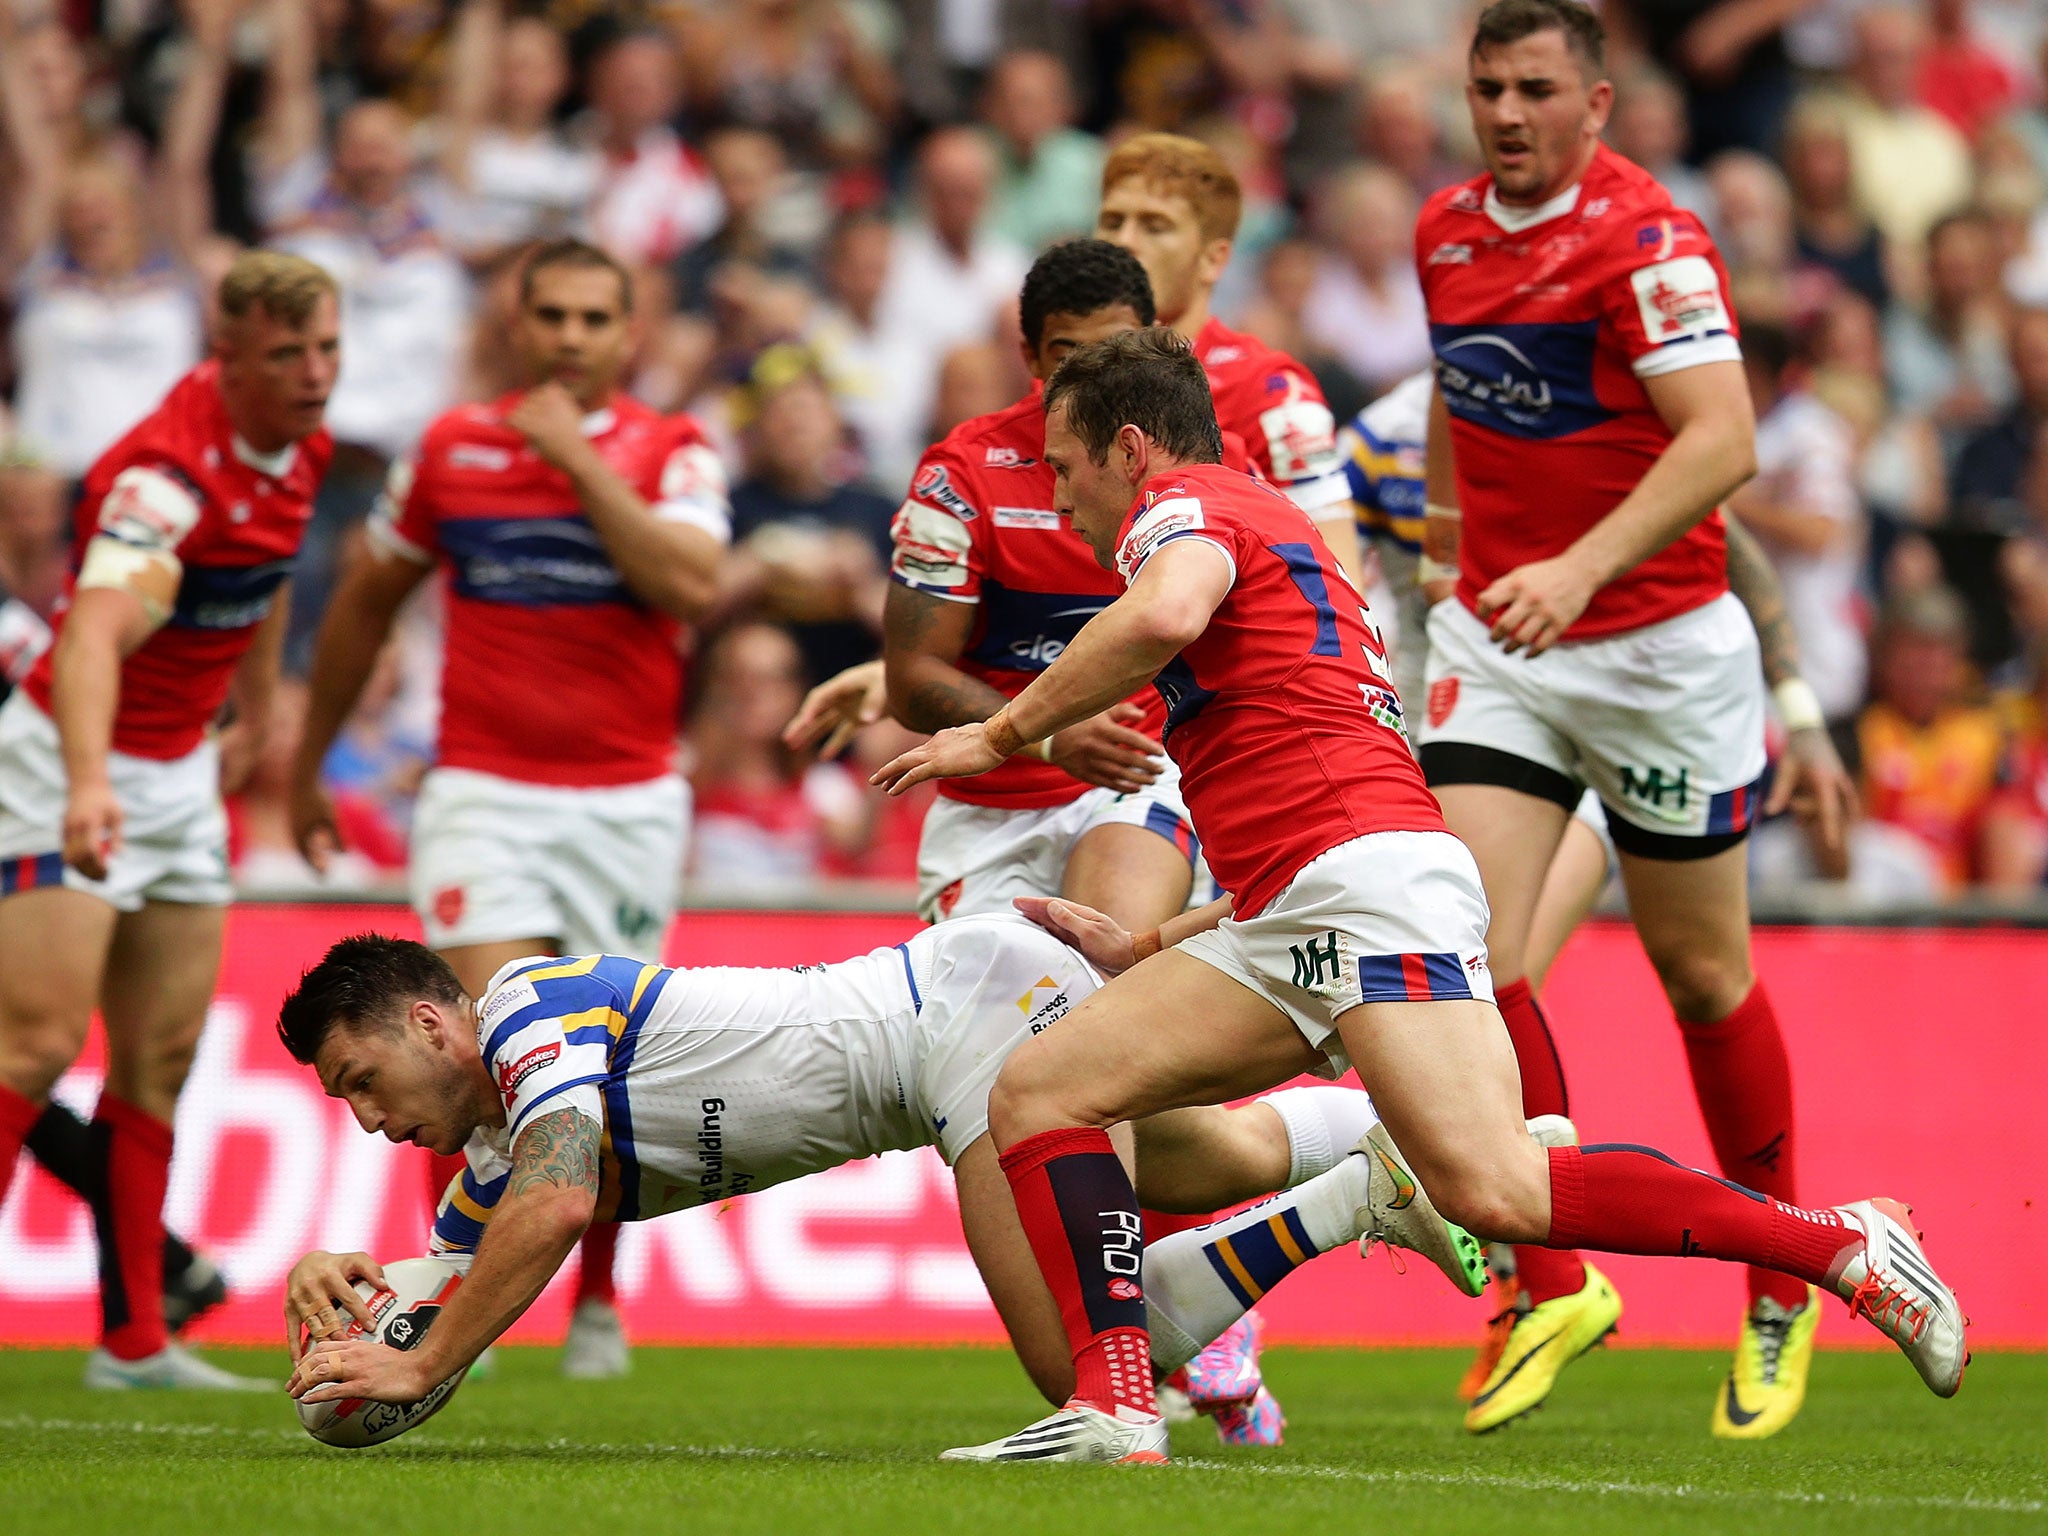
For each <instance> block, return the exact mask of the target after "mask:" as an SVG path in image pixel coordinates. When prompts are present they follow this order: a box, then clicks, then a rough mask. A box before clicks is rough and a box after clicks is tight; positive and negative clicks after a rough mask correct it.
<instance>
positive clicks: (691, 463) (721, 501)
mask: <svg viewBox="0 0 2048 1536" xmlns="http://www.w3.org/2000/svg"><path fill="white" fill-rule="evenodd" d="M725 498H726V483H725V465H724V464H722V463H721V462H719V458H718V455H717V454H715V453H713V452H712V451H711V449H710V448H709V447H708V446H706V445H705V444H703V443H685V444H684V445H683V446H682V447H680V448H678V449H677V450H676V451H675V452H674V453H672V454H670V455H669V456H668V462H667V463H665V464H663V465H662V466H661V499H662V500H663V501H694V502H701V503H704V504H705V505H708V506H714V507H717V508H719V509H721V510H723V509H724V507H725Z"/></svg>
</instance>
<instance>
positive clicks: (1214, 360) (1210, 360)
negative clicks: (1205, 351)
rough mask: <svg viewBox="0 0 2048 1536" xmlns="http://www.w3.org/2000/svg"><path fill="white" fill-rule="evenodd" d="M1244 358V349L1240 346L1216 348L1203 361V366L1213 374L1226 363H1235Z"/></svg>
mask: <svg viewBox="0 0 2048 1536" xmlns="http://www.w3.org/2000/svg"><path fill="white" fill-rule="evenodd" d="M1243 356H1244V348H1243V347H1240V346H1235V345H1233V346H1227V347H1215V348H1212V349H1211V350H1210V352H1209V355H1208V356H1207V357H1205V358H1203V359H1202V366H1203V367H1204V368H1205V369H1207V370H1208V371H1209V372H1210V373H1211V374H1213V373H1215V371H1216V370H1217V369H1218V368H1221V367H1222V366H1223V365H1224V364H1225V363H1234V362H1236V361H1237V360H1238V359H1239V358H1240V357H1243Z"/></svg>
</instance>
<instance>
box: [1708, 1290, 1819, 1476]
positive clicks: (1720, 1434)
mask: <svg viewBox="0 0 2048 1536" xmlns="http://www.w3.org/2000/svg"><path fill="white" fill-rule="evenodd" d="M1819 1302H1820V1292H1819V1291H1817V1290H1815V1289H1814V1288H1813V1287H1812V1286H1810V1285H1809V1286H1808V1287H1807V1288H1806V1305H1805V1306H1803V1307H1792V1308H1787V1307H1786V1306H1785V1305H1784V1304H1783V1303H1782V1302H1779V1301H1776V1300H1773V1299H1772V1298H1771V1297H1769V1296H1766V1297H1764V1298H1762V1299H1761V1300H1760V1301H1758V1302H1757V1304H1756V1305H1755V1306H1754V1307H1752V1308H1751V1309H1750V1312H1749V1315H1748V1316H1747V1317H1745V1318H1744V1319H1743V1320H1742V1337H1741V1339H1739V1340H1738V1341H1737V1342H1736V1345H1735V1368H1734V1369H1733V1370H1731V1371H1730V1372H1729V1373H1728V1379H1727V1381H1725V1382H1723V1383H1722V1384H1721V1390H1720V1391H1719V1392H1717V1393H1715V1394H1714V1425H1713V1427H1714V1434H1715V1436H1716V1437H1717V1438H1719V1439H1722V1440H1761V1439H1763V1438H1764V1437H1765V1436H1766V1435H1775V1434H1776V1433H1777V1432H1778V1431H1779V1430H1781V1429H1783V1428H1784V1427H1785V1426H1786V1425H1787V1424H1790V1423H1791V1422H1792V1416H1793V1415H1794V1414H1796V1413H1797V1412H1799V1405H1800V1404H1801V1403H1803V1402H1805V1401H1806V1372H1807V1369H1808V1368H1809V1367H1810V1366H1811V1365H1812V1364H1813V1335H1814V1333H1815V1331H1816V1330H1818V1329H1819V1327H1820V1306H1819Z"/></svg>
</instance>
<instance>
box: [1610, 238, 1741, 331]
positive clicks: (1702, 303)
mask: <svg viewBox="0 0 2048 1536" xmlns="http://www.w3.org/2000/svg"><path fill="white" fill-rule="evenodd" d="M1629 284H1630V286H1631V287H1633V288H1634V289H1635V295H1636V309H1637V312H1638V313H1639V314H1640V315H1641V317H1642V322H1643V332H1644V334H1645V335H1647V336H1648V337H1649V338H1650V340H1651V341H1653V342H1661V341H1675V340H1677V339H1678V338H1680V337H1682V336H1705V335H1709V334H1711V333H1713V332H1716V331H1726V330H1727V329H1729V325H1728V310H1727V306H1726V305H1725V304H1724V302H1723V301H1722V298H1721V279H1720V276H1719V274H1717V273H1716V272H1715V271H1714V266H1713V263H1712V262H1710V261H1708V260H1707V258H1706V257H1704V256H1679V257H1676V258H1674V259H1672V260H1670V261H1659V262H1653V263H1652V264H1651V265H1649V266H1647V267H1643V268H1641V269H1640V270H1639V271H1635V272H1631V273H1630V274H1629Z"/></svg>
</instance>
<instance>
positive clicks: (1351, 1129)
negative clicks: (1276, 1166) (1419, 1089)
mask: <svg viewBox="0 0 2048 1536" xmlns="http://www.w3.org/2000/svg"><path fill="white" fill-rule="evenodd" d="M1258 1102H1259V1103H1261V1104H1265V1105H1269V1106H1270V1107H1271V1108H1272V1110H1273V1113H1274V1114H1276V1115H1278V1116H1279V1117H1280V1123H1281V1124H1282V1125H1284V1126H1286V1127H1287V1182H1286V1184H1284V1185H1283V1186H1282V1188H1285V1189H1292V1188H1294V1186H1295V1185H1297V1184H1305V1183H1307V1182H1308V1181H1309V1180H1310V1179H1312V1178H1314V1177H1315V1176H1316V1175H1317V1174H1319V1173H1328V1172H1329V1171H1330V1170H1331V1169H1332V1168H1334V1167H1336V1166H1337V1164H1338V1163H1339V1162H1341V1161H1342V1160H1343V1159H1344V1157H1345V1156H1346V1155H1347V1154H1348V1153H1349V1152H1350V1151H1351V1149H1352V1148H1353V1147H1355V1146H1357V1145H1358V1143H1359V1141H1360V1140H1361V1139H1362V1138H1363V1137H1364V1136H1365V1133H1366V1132H1367V1131H1369V1130H1371V1129H1372V1128H1373V1127H1374V1126H1376V1125H1378V1124H1379V1123H1380V1117H1379V1112H1378V1111H1377V1110H1375V1109H1374V1108H1373V1107H1372V1095H1371V1094H1369V1093H1367V1092H1366V1091H1365V1090H1364V1089H1363V1088H1323V1087H1316V1088H1282V1089H1281V1090H1280V1091H1279V1092H1278V1093H1268V1094H1264V1095H1262V1096H1261V1097H1260V1098H1259V1100H1258Z"/></svg>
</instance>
